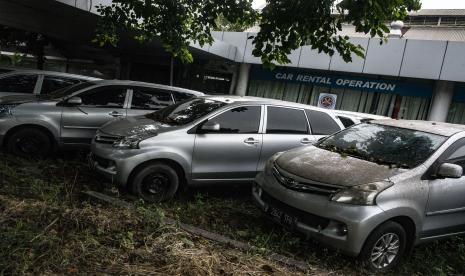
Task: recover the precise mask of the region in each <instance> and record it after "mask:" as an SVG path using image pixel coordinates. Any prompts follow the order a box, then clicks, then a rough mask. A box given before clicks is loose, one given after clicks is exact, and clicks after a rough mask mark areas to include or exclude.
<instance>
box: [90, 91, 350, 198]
mask: <svg viewBox="0 0 465 276" xmlns="http://www.w3.org/2000/svg"><path fill="white" fill-rule="evenodd" d="M342 128H343V125H342V124H341V123H340V121H339V120H337V119H336V117H335V116H334V115H333V113H332V112H331V111H328V110H323V109H319V108H316V107H311V106H307V105H302V104H296V103H290V102H283V101H277V100H267V99H263V98H254V97H237V96H207V97H200V98H196V99H192V100H190V101H185V102H181V103H178V104H175V105H173V106H170V107H167V108H165V109H162V110H160V111H157V112H155V113H151V114H147V115H144V116H138V117H131V118H127V119H120V120H116V121H114V122H111V123H109V124H106V125H104V126H103V127H102V128H101V129H100V130H99V131H98V132H97V135H96V137H95V139H94V141H93V142H92V154H93V157H92V161H91V162H92V164H93V165H94V167H95V169H96V171H97V172H99V173H101V174H102V175H104V176H106V177H107V178H108V179H110V180H112V181H114V183H115V184H118V185H121V186H123V187H127V188H129V189H130V190H132V191H133V192H134V193H135V194H136V195H138V196H140V197H141V198H143V199H144V200H147V201H160V200H164V199H169V198H171V197H173V195H174V194H175V193H176V191H177V190H178V189H179V187H180V185H182V184H186V185H189V186H191V185H201V184H228V183H229V184H231V183H251V182H252V181H253V179H254V177H255V175H256V174H257V172H258V171H260V170H262V168H263V166H264V164H265V162H266V160H267V159H268V158H269V157H270V156H271V155H273V154H274V153H275V152H278V151H283V150H288V149H291V148H295V147H298V146H302V145H309V144H312V143H314V142H316V141H317V139H318V138H320V137H323V136H325V135H328V134H331V133H334V132H336V131H339V130H341V129H342Z"/></svg>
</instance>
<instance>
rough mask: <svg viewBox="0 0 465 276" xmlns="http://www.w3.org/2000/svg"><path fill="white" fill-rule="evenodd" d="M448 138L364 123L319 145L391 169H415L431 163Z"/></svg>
mask: <svg viewBox="0 0 465 276" xmlns="http://www.w3.org/2000/svg"><path fill="white" fill-rule="evenodd" d="M446 139H447V137H444V136H441V135H436V134H432V133H427V132H422V131H416V130H411V129H405V128H398V127H391V126H384V125H378V124H370V123H362V124H359V125H355V126H353V127H351V128H347V129H345V130H343V131H341V132H339V133H336V134H334V135H332V136H329V137H328V138H326V139H324V140H322V141H321V142H319V143H317V144H316V146H317V147H319V148H322V149H326V150H330V151H333V152H338V153H340V154H341V155H343V156H351V157H355V158H359V159H363V160H367V161H370V162H374V163H378V164H381V165H388V166H390V167H391V168H392V167H397V168H408V169H410V168H414V167H416V166H418V165H420V164H421V163H423V162H424V161H426V159H428V158H429V157H430V156H431V155H432V154H433V153H434V152H435V151H436V150H437V149H438V148H439V146H441V144H442V143H444V141H445V140H446Z"/></svg>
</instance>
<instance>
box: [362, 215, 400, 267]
mask: <svg viewBox="0 0 465 276" xmlns="http://www.w3.org/2000/svg"><path fill="white" fill-rule="evenodd" d="M406 244H407V233H406V232H405V229H404V228H403V227H402V226H401V225H400V224H398V223H396V222H394V221H387V222H385V223H383V224H381V225H380V226H378V227H377V228H376V229H375V230H373V232H372V233H371V234H370V236H369V237H368V238H367V240H366V242H365V245H364V246H363V248H362V251H361V253H360V256H359V258H360V260H361V261H362V262H363V264H364V265H365V268H367V269H368V270H369V271H372V272H377V273H383V272H386V271H389V270H391V269H393V268H394V267H396V266H397V265H399V263H400V262H401V261H402V258H403V256H404V253H405V248H406ZM386 245H390V246H388V247H386ZM389 248H390V249H389Z"/></svg>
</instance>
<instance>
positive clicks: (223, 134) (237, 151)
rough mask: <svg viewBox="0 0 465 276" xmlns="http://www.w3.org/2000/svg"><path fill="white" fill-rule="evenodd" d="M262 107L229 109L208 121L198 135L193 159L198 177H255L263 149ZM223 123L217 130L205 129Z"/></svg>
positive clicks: (194, 173) (203, 178) (210, 178)
mask: <svg viewBox="0 0 465 276" xmlns="http://www.w3.org/2000/svg"><path fill="white" fill-rule="evenodd" d="M261 117H262V107H261V106H259V105H257V106H254V105H250V106H249V105H247V106H240V107H234V108H232V109H229V110H226V111H224V112H222V113H221V114H219V115H216V116H215V117H213V118H210V119H209V120H208V121H205V122H204V124H201V125H199V127H198V128H197V133H196V134H195V135H196V137H195V144H194V152H193V158H192V178H193V179H194V180H200V181H203V180H210V181H212V180H220V181H223V180H224V181H226V180H236V181H244V180H252V179H253V178H254V177H255V175H256V174H257V163H258V159H259V157H260V150H261V148H262V134H261V133H260V124H261ZM207 124H210V125H214V124H219V129H217V130H210V131H206V130H202V126H205V125H207Z"/></svg>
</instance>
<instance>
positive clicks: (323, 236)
mask: <svg viewBox="0 0 465 276" xmlns="http://www.w3.org/2000/svg"><path fill="white" fill-rule="evenodd" d="M253 197H254V200H255V202H256V203H257V205H258V206H259V207H260V208H261V209H262V211H264V212H266V213H267V214H268V213H269V210H270V209H272V210H275V209H279V210H281V211H282V212H283V213H284V214H286V215H289V216H291V217H293V218H295V219H296V221H295V222H294V223H293V225H292V227H293V228H294V229H295V230H297V231H299V232H302V233H304V234H306V235H307V236H309V237H311V238H313V239H316V240H318V241H320V242H322V243H324V244H327V245H329V246H331V247H333V248H336V249H338V250H340V251H342V252H343V253H345V254H347V255H350V256H358V255H359V253H360V251H361V249H362V247H363V244H364V242H365V240H366V238H367V237H368V235H369V234H370V233H371V232H372V231H373V229H374V228H376V226H378V225H379V224H381V223H382V222H383V221H384V219H385V214H384V212H383V210H382V209H381V208H379V207H378V206H355V205H347V204H341V203H337V202H331V201H330V200H329V199H328V197H326V196H322V195H317V194H311V193H304V192H298V191H293V190H290V189H288V188H286V187H284V186H282V185H281V184H280V183H279V182H278V181H276V179H275V178H274V176H273V175H272V174H267V173H266V172H262V173H260V174H259V175H258V176H257V177H256V179H255V184H254V187H253ZM275 220H276V219H275Z"/></svg>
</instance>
